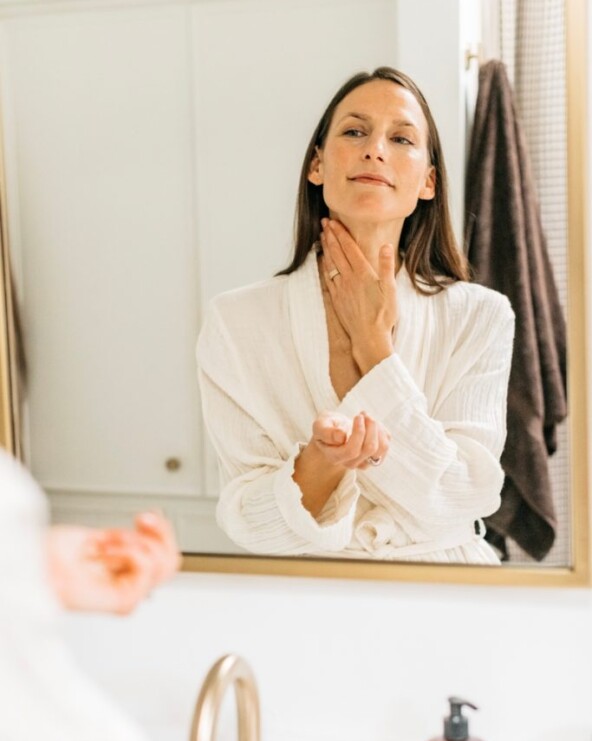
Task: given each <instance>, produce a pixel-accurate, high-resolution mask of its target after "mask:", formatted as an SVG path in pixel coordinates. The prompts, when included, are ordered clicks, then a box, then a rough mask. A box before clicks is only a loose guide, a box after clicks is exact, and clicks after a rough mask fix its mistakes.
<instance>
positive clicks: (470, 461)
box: [197, 67, 514, 564]
mask: <svg viewBox="0 0 592 741" xmlns="http://www.w3.org/2000/svg"><path fill="white" fill-rule="evenodd" d="M468 280H469V274H468V269H467V265H466V262H465V260H464V258H463V256H462V255H461V253H460V252H459V250H458V249H457V247H456V244H455V241H454V236H453V232H452V228H451V225H450V216H449V212H448V205H447V185H446V172H445V167H444V162H443V158H442V151H441V146H440V141H439V137H438V133H437V130H436V126H435V124H434V121H433V118H432V116H431V113H430V110H429V108H428V105H427V103H426V101H425V99H424V97H423V95H422V94H421V92H420V91H419V89H418V88H417V86H416V85H415V84H414V83H413V81H412V80H410V79H409V78H408V77H407V76H406V75H404V74H402V73H400V72H398V71H396V70H393V69H391V68H388V67H381V68H379V69H377V70H375V72H374V73H372V74H366V73H361V74H358V75H355V76H354V77H352V78H351V79H350V80H349V81H348V82H346V83H345V85H344V86H343V87H342V88H341V89H340V90H339V91H338V92H337V93H336V95H335V96H334V98H333V99H332V101H331V102H330V103H329V106H328V107H327V110H326V111H325V113H324V114H323V117H322V118H321V120H320V122H319V124H318V126H317V128H316V130H315V132H314V134H313V137H312V139H311V142H310V145H309V147H308V150H307V153H306V156H305V159H304V164H303V168H302V173H301V180H300V191H299V196H298V205H297V229H296V247H295V255H294V259H293V261H292V263H291V265H290V266H289V267H288V268H287V269H286V270H284V271H282V272H281V273H280V274H279V275H277V276H276V277H274V278H272V279H271V280H268V281H265V282H263V283H259V284H257V285H254V286H249V287H246V288H243V289H240V290H235V291H230V292H228V293H225V294H223V295H221V296H218V297H217V298H216V299H214V301H213V302H212V304H211V306H210V308H209V311H208V314H207V317H206V320H205V323H204V326H203V329H202V332H201V335H200V339H199V342H198V350H197V359H198V366H199V379H200V386H201V391H202V400H203V412H204V418H205V422H206V426H207V428H208V430H209V433H210V435H211V438H212V440H213V443H214V446H215V448H216V451H217V454H218V457H219V462H220V470H221V476H222V491H221V494H220V500H219V504H218V509H217V516H218V522H219V524H220V526H221V527H222V528H223V529H224V530H225V532H226V533H227V534H228V535H229V536H230V537H231V538H232V539H233V540H234V541H235V542H236V543H238V544H239V545H241V546H243V547H244V548H247V549H248V550H250V551H253V552H256V553H266V554H278V555H288V554H308V555H315V556H319V555H324V556H327V555H330V556H333V557H335V556H339V557H345V558H376V559H392V560H394V559H397V560H399V559H401V560H417V561H436V562H444V563H451V562H457V563H479V564H498V563H499V560H498V558H497V556H496V555H495V552H494V551H493V550H492V549H491V548H490V546H489V545H488V544H487V543H486V542H485V541H484V539H483V534H484V528H483V525H482V522H481V518H482V517H485V516H487V515H489V514H491V513H493V512H494V511H495V510H496V509H497V508H498V507H499V504H500V491H501V488H502V483H503V471H502V469H501V467H500V464H499V458H500V455H501V452H502V449H503V445H504V441H505V434H506V430H505V422H506V395H507V385H508V377H509V372H510V361H511V354H512V342H513V334H514V315H513V312H512V310H511V307H510V305H509V302H508V300H507V299H506V298H505V297H504V296H502V295H501V294H499V293H496V292H494V291H491V290H489V289H486V288H484V287H482V286H478V285H474V284H471V283H469V282H468Z"/></svg>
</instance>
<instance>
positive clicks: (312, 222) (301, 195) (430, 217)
mask: <svg viewBox="0 0 592 741" xmlns="http://www.w3.org/2000/svg"><path fill="white" fill-rule="evenodd" d="M373 80H389V81H390V82H393V83H395V84H396V85H401V86H402V87H404V88H405V89H406V90H409V91H410V92H411V93H412V94H413V95H414V96H415V98H416V100H417V102H418V103H419V105H420V106H421V109H422V111H423V114H424V116H425V119H426V121H427V124H428V142H427V146H428V155H429V158H430V163H431V165H432V166H433V167H434V169H435V173H436V193H435V196H434V198H433V199H432V200H419V201H418V203H417V206H416V208H415V210H414V211H413V213H412V214H411V215H410V216H408V217H407V218H406V219H405V223H404V224H403V229H402V231H401V239H400V241H399V253H400V254H401V257H402V258H403V260H404V262H405V266H406V268H407V272H408V273H409V276H410V278H411V281H412V282H413V285H414V286H415V289H416V290H417V291H419V292H420V293H425V294H430V293H437V292H439V291H441V290H443V289H444V288H445V287H446V286H447V285H450V284H451V283H454V282H456V281H459V280H464V281H467V280H470V272H469V267H468V263H467V260H466V258H465V256H464V255H463V254H462V252H461V251H460V250H459V248H458V246H457V244H456V240H455V237H454V232H453V230H452V223H451V219H450V211H449V207H448V182H447V177H446V167H445V165H444V158H443V155H442V146H441V144H440V137H439V136H438V130H437V128H436V124H435V122H434V119H433V117H432V114H431V112H430V109H429V107H428V104H427V102H426V99H425V98H424V96H423V95H422V93H421V91H420V89H419V88H418V87H417V85H416V84H415V83H414V82H413V80H412V79H411V78H410V77H408V76H407V75H405V74H403V72H399V71H398V70H396V69H393V68H392V67H378V68H377V69H375V70H374V72H372V74H369V73H367V72H359V73H358V74H356V75H354V76H353V77H351V78H350V79H349V80H348V81H347V82H346V83H345V84H344V85H342V87H341V88H340V89H339V90H338V91H337V92H336V93H335V95H334V96H333V98H332V100H331V102H330V103H329V105H328V106H327V109H326V110H325V112H324V113H323V116H322V118H321V120H320V121H319V123H318V125H317V127H316V129H315V131H314V133H313V135H312V138H311V140H310V142H309V145H308V148H307V150H306V154H305V155H304V162H303V163H302V170H301V172H300V185H299V188H298V200H297V204H296V217H295V222H294V231H295V248H294V258H293V260H292V262H291V263H290V265H289V266H288V267H287V268H285V269H284V270H282V271H280V272H279V273H278V275H289V274H290V273H292V272H294V270H297V269H298V268H299V267H300V266H301V265H302V264H303V263H304V261H305V260H306V257H307V255H308V253H309V252H310V250H311V249H312V247H313V245H314V244H315V242H317V240H319V238H320V233H321V219H322V218H323V217H325V216H327V217H328V216H329V210H328V208H327V205H326V204H325V201H324V199H323V189H322V186H320V185H313V184H312V183H311V182H310V181H309V180H308V174H309V171H310V166H311V163H312V161H313V158H314V156H315V153H316V149H317V147H318V148H319V149H322V148H323V146H324V145H325V140H326V138H327V132H328V131H329V127H330V126H331V121H332V120H333V114H334V113H335V109H336V108H337V106H338V105H339V103H341V101H342V100H343V99H344V98H345V96H346V95H348V94H349V93H351V92H352V90H355V89H356V88H357V87H360V86H361V85H365V84H366V83H368V82H372V81H373ZM418 276H419V277H420V278H421V280H422V282H423V283H424V284H427V285H428V286H430V287H431V288H432V289H435V290H429V291H426V290H422V288H420V286H419V285H418V283H417V277H418Z"/></svg>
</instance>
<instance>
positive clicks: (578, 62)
mask: <svg viewBox="0 0 592 741" xmlns="http://www.w3.org/2000/svg"><path fill="white" fill-rule="evenodd" d="M565 9H566V35H567V44H566V50H567V51H566V55H567V56H566V73H567V132H568V153H567V169H568V204H569V205H568V234H569V251H568V281H569V300H568V312H567V314H568V317H567V319H568V322H567V323H568V348H569V364H568V387H569V422H568V424H569V437H570V441H571V460H572V468H571V483H570V486H571V495H572V496H571V509H572V512H571V551H572V559H571V560H572V566H571V567H553V568H551V567H544V566H540V567H539V566H533V567H525V566H515V567H514V566H511V565H508V566H505V567H502V568H499V567H487V566H465V565H439V564H413V563H384V562H373V561H363V562H358V561H355V562H352V561H343V560H327V559H308V558H306V559H303V558H297V559H294V558H266V557H259V556H245V557H243V556H216V555H186V556H185V557H184V561H183V570H184V571H198V572H216V573H222V572H223V573H240V574H260V575H261V574H268V575H277V576H304V577H323V578H346V579H378V580H391V581H401V582H439V583H454V584H491V585H505V586H548V587H557V586H563V587H581V586H589V585H590V584H591V583H592V582H591V573H592V570H591V563H590V558H591V535H592V529H591V521H590V506H589V501H588V487H589V478H588V375H587V335H588V316H587V311H588V307H587V299H586V292H585V288H586V284H587V282H588V281H587V277H588V265H587V254H586V251H587V247H588V232H587V218H588V216H587V213H586V207H587V203H588V183H587V174H588V173H587V166H588V151H587V138H586V135H587V131H586V126H587V119H586V109H587V65H588V60H587V9H586V0H565ZM0 140H1V139H0ZM3 172H4V168H3V159H2V152H1V151H0V445H2V446H3V447H4V448H6V449H7V450H9V451H10V452H12V453H13V454H15V455H17V456H18V455H19V444H18V438H19V435H18V430H17V423H18V400H17V398H16V395H17V394H16V384H17V378H16V369H15V366H16V355H15V342H14V340H15V337H14V321H13V316H12V298H11V281H10V265H9V250H8V244H9V243H8V238H9V235H8V228H7V219H6V214H7V210H6V194H5V183H4V177H3ZM590 303H591V305H592V296H590Z"/></svg>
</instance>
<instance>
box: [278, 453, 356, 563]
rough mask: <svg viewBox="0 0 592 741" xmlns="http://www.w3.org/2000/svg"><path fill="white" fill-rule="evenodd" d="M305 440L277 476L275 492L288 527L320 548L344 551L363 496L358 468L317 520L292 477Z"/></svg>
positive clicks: (347, 478)
mask: <svg viewBox="0 0 592 741" xmlns="http://www.w3.org/2000/svg"><path fill="white" fill-rule="evenodd" d="M305 447H306V443H297V444H296V446H295V448H294V449H293V452H292V454H291V455H290V457H289V458H288V460H287V461H286V464H285V465H284V466H282V468H281V469H280V470H279V471H278V472H277V473H276V475H275V477H274V487H273V488H274V494H275V498H276V502H277V506H278V509H279V511H280V513H281V515H282V517H283V518H284V520H285V521H286V524H287V525H288V527H289V528H290V529H291V530H293V531H294V532H295V533H296V534H297V535H299V536H300V537H301V538H303V539H304V540H306V541H308V542H309V543H313V544H314V545H315V546H317V547H318V548H319V549H322V550H327V551H341V550H343V549H344V548H345V547H346V546H347V545H348V543H349V542H350V541H351V538H352V534H353V526H354V517H355V513H356V504H357V502H358V499H359V497H360V488H359V486H358V484H357V481H356V473H355V471H350V470H348V471H347V472H346V473H345V474H344V476H343V478H342V479H341V481H340V482H339V484H338V486H337V487H336V489H335V491H334V492H333V493H332V494H331V497H330V499H329V501H328V502H327V505H326V506H325V507H324V508H323V511H322V513H321V515H320V517H319V520H318V521H317V520H316V519H315V518H314V517H313V516H312V515H311V513H310V512H309V511H308V510H307V509H306V508H305V507H304V506H303V505H302V490H301V489H300V487H299V486H298V484H297V483H296V482H295V481H294V479H293V478H292V475H293V473H294V464H295V461H296V458H297V457H298V456H299V455H300V453H301V452H302V450H303V448H305Z"/></svg>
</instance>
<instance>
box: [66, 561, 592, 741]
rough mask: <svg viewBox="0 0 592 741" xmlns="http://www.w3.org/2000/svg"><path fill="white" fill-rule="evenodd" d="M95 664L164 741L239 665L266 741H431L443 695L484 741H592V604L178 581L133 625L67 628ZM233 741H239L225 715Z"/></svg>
mask: <svg viewBox="0 0 592 741" xmlns="http://www.w3.org/2000/svg"><path fill="white" fill-rule="evenodd" d="M65 628H66V635H67V638H68V640H69V642H70V643H71V645H72V647H73V649H74V651H75V653H76V654H77V655H78V656H79V657H80V660H81V662H82V664H83V666H84V667H86V668H87V669H88V670H89V671H90V673H91V674H92V675H93V676H95V677H96V678H97V679H98V680H99V681H100V682H101V683H102V684H103V685H104V686H105V687H106V688H107V689H108V691H109V693H110V694H111V696H113V697H116V698H118V701H119V704H120V705H122V706H123V707H125V708H126V709H127V710H128V711H129V712H130V713H131V714H132V715H134V716H135V717H136V718H137V719H138V720H139V721H140V723H141V724H142V725H143V726H144V727H145V728H146V730H147V731H148V732H149V733H150V737H151V738H152V739H154V741H169V740H172V739H179V740H181V739H185V738H187V734H188V728H189V724H190V718H191V714H192V712H193V705H194V702H195V699H196V697H197V693H198V689H199V686H200V684H201V682H202V680H203V678H204V676H205V674H206V671H207V670H208V668H209V666H210V665H211V664H212V663H213V662H214V661H215V660H216V659H217V658H218V657H219V656H221V655H222V654H224V653H227V652H237V653H240V654H242V655H243V656H244V657H245V658H246V659H247V660H248V661H249V663H250V664H251V666H252V668H253V670H254V672H255V675H256V677H257V680H258V683H259V689H260V694H261V706H262V720H263V739H264V741H333V740H334V741H393V739H394V740H396V741H427V739H430V738H432V737H433V736H435V735H437V734H438V733H439V732H440V731H441V717H442V715H443V714H444V711H445V707H446V698H447V697H448V696H449V695H451V694H460V695H461V696H463V695H464V696H466V697H467V698H468V699H471V700H473V701H474V702H475V703H476V704H477V705H479V706H480V711H479V712H478V713H474V716H473V722H472V725H471V728H472V732H473V733H474V735H475V736H477V737H478V738H482V739H483V740H484V741H590V739H591V738H592V702H591V698H592V669H591V667H592V593H591V592H590V591H588V590H581V591H556V590H548V591H544V590H526V589H521V590H519V589H497V588H477V587H475V588H469V587H467V588H461V587H445V586H427V585H402V584H395V583H374V582H372V583H370V582H353V581H337V580H336V581H329V580H308V579H287V578H279V577H239V576H232V575H225V576H217V575H209V574H203V575H202V574H182V575H180V576H179V577H178V579H177V580H176V582H175V583H173V584H172V585H171V586H169V587H166V588H165V589H163V590H162V591H161V592H159V593H157V594H155V595H154V597H153V598H152V599H151V600H150V602H149V604H146V605H145V606H143V607H141V608H140V610H139V611H138V613H137V614H136V615H134V616H132V617H130V618H128V619H126V620H119V619H116V618H110V619H109V618H94V617H93V618H89V617H69V618H68V619H67V622H66V626H65ZM224 718H225V721H226V722H225V723H224V726H223V727H222V728H221V734H220V738H221V739H234V738H236V731H235V729H234V728H233V726H232V717H231V715H230V712H229V708H228V707H225V708H224Z"/></svg>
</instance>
